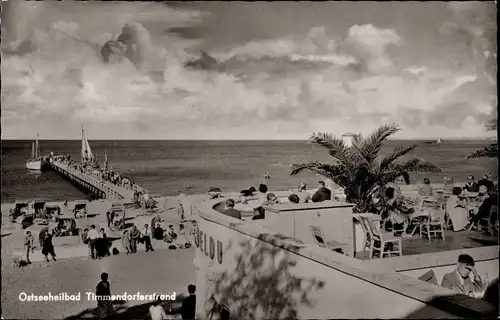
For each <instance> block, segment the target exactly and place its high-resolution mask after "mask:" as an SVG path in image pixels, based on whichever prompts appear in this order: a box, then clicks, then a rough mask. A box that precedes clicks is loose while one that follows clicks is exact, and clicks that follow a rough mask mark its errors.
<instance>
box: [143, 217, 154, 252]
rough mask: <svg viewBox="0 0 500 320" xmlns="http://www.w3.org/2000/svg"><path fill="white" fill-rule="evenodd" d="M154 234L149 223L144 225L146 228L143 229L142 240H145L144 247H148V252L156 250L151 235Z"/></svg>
mask: <svg viewBox="0 0 500 320" xmlns="http://www.w3.org/2000/svg"><path fill="white" fill-rule="evenodd" d="M152 236H153V233H152V231H151V228H149V226H148V225H147V224H145V225H144V229H143V230H142V240H144V247H145V249H146V252H148V251H149V250H151V251H155V249H153V246H152V245H151V237H152Z"/></svg>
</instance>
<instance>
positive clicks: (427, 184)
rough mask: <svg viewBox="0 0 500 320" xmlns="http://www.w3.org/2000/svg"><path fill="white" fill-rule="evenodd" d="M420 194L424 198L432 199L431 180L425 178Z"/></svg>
mask: <svg viewBox="0 0 500 320" xmlns="http://www.w3.org/2000/svg"><path fill="white" fill-rule="evenodd" d="M418 194H419V195H421V196H423V197H432V186H431V179H429V178H427V177H425V178H424V185H422V186H420V188H419V190H418Z"/></svg>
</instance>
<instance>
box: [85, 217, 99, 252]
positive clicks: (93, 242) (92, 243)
mask: <svg viewBox="0 0 500 320" xmlns="http://www.w3.org/2000/svg"><path fill="white" fill-rule="evenodd" d="M87 238H88V239H89V248H90V257H91V258H92V259H96V258H97V238H99V233H97V230H96V229H95V224H93V225H92V226H91V227H90V231H89V233H88V234H87Z"/></svg>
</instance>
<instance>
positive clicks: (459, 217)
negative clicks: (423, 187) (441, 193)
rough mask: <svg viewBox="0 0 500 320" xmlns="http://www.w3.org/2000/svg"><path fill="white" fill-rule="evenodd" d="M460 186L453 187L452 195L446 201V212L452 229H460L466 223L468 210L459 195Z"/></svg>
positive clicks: (460, 191)
mask: <svg viewBox="0 0 500 320" xmlns="http://www.w3.org/2000/svg"><path fill="white" fill-rule="evenodd" d="M461 193H462V188H460V187H454V188H453V189H452V195H451V196H450V197H449V198H448V201H447V202H446V213H447V215H448V217H449V218H450V219H451V223H452V226H453V231H461V230H463V229H464V228H465V226H466V225H467V223H468V212H467V209H466V207H465V200H464V199H462V198H461V197H460V195H461Z"/></svg>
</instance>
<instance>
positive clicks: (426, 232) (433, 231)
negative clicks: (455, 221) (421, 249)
mask: <svg viewBox="0 0 500 320" xmlns="http://www.w3.org/2000/svg"><path fill="white" fill-rule="evenodd" d="M426 209H427V210H428V211H429V216H428V217H427V219H426V220H425V221H423V222H422V223H421V224H420V237H422V238H428V239H429V242H430V241H431V240H432V238H433V237H441V238H442V239H443V241H446V237H445V235H444V225H445V223H446V222H445V215H446V210H445V209H443V207H442V206H436V207H434V208H426Z"/></svg>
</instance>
